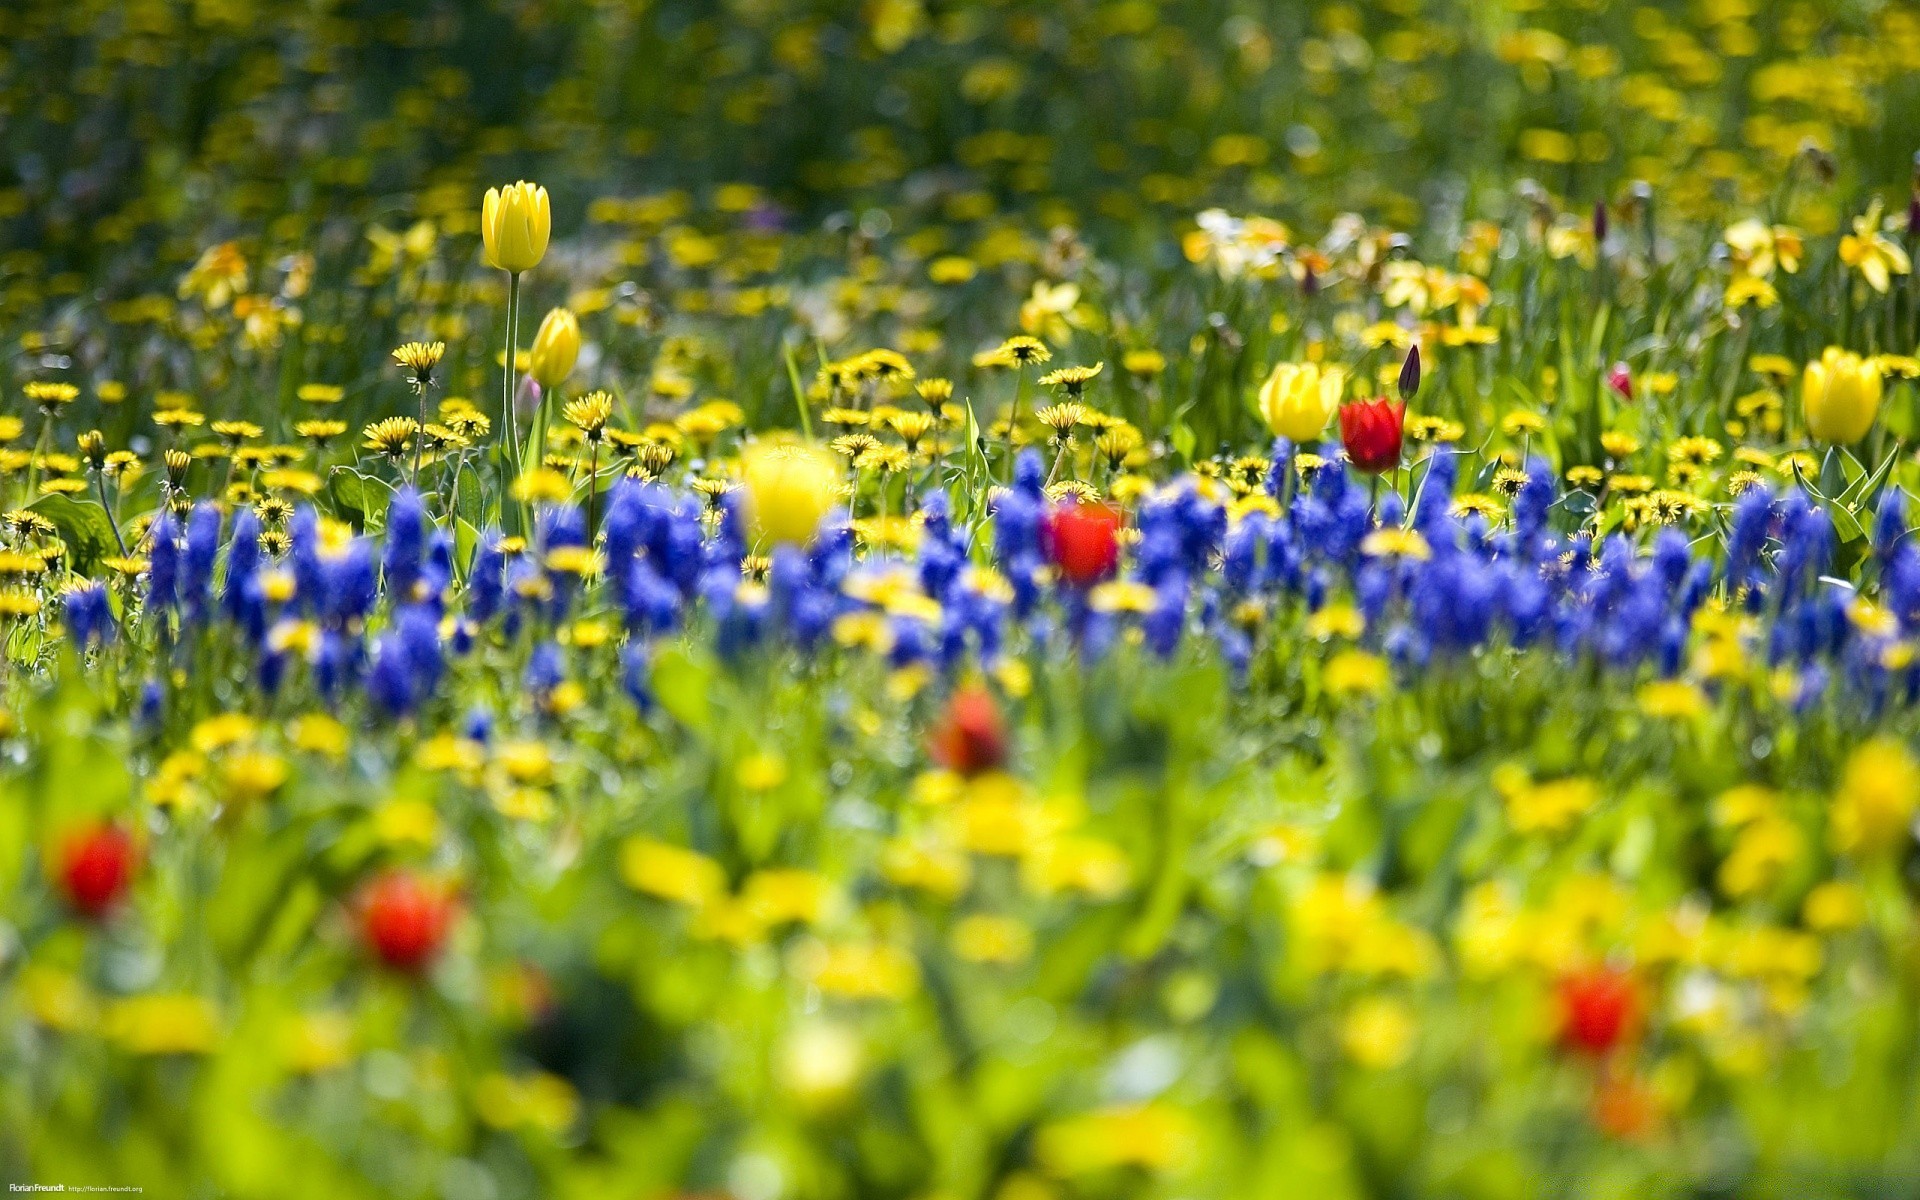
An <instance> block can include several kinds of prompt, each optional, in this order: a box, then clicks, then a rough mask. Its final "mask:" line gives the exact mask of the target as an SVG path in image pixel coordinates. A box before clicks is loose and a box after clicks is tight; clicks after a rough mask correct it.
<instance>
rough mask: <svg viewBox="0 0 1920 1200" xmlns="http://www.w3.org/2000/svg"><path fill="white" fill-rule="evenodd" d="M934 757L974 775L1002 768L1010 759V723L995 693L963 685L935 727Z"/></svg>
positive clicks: (961, 772)
mask: <svg viewBox="0 0 1920 1200" xmlns="http://www.w3.org/2000/svg"><path fill="white" fill-rule="evenodd" d="M931 740H932V753H933V760H934V761H935V762H937V763H939V764H940V765H941V766H943V767H945V768H946V769H947V770H949V771H954V772H957V773H959V774H961V775H966V776H969V777H971V776H974V775H978V774H981V773H982V772H984V771H993V770H998V769H999V768H1000V766H1001V765H1002V764H1003V763H1005V762H1006V761H1007V723H1006V720H1005V719H1004V718H1003V717H1001V715H1000V706H999V705H998V704H997V703H995V702H994V699H993V693H991V692H989V691H987V690H986V689H985V688H982V687H978V686H975V687H968V688H962V689H961V690H960V691H958V692H955V693H954V695H953V699H952V700H951V701H949V702H948V704H947V711H946V715H945V716H944V717H942V718H941V720H940V723H939V724H938V725H936V726H935V727H934V730H933V736H932V739H931Z"/></svg>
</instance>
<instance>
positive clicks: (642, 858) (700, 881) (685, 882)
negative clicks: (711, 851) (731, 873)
mask: <svg viewBox="0 0 1920 1200" xmlns="http://www.w3.org/2000/svg"><path fill="white" fill-rule="evenodd" d="M620 878H621V879H622V880H623V881H625V883H626V885H627V886H628V887H630V888H632V889H634V890H635V891H637V892H645V893H646V894H647V895H649V896H658V897H660V898H661V899H662V900H672V901H675V902H677V903H680V904H685V905H688V906H690V907H693V908H698V907H700V906H702V905H704V904H706V903H708V902H709V901H711V900H713V899H714V898H715V897H716V896H719V895H721V894H723V893H724V892H725V891H726V888H727V876H726V872H724V871H722V870H721V869H720V864H719V863H717V862H714V861H713V860H712V859H710V858H708V857H707V856H706V855H704V854H699V853H696V852H695V851H692V850H687V849H683V848H682V847H679V846H670V845H668V844H667V843H665V842H656V841H654V840H652V839H651V838H644V837H631V838H628V839H627V840H626V841H625V842H624V843H622V844H621V846H620Z"/></svg>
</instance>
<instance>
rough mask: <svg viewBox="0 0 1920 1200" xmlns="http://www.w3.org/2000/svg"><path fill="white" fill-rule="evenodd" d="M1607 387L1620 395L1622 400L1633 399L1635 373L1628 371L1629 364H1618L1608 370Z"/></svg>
mask: <svg viewBox="0 0 1920 1200" xmlns="http://www.w3.org/2000/svg"><path fill="white" fill-rule="evenodd" d="M1607 386H1608V387H1610V388H1612V389H1613V390H1614V391H1615V392H1617V393H1619V395H1620V398H1621V399H1622V400H1631V399H1633V372H1631V371H1629V370H1627V364H1625V363H1623V362H1617V363H1615V364H1613V366H1611V367H1609V368H1607Z"/></svg>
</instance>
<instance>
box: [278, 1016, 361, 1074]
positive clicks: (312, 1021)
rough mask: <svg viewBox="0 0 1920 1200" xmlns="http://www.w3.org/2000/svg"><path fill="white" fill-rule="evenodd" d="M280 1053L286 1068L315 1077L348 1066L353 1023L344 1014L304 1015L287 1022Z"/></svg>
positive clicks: (350, 1056) (351, 1049)
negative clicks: (283, 1056) (322, 1072)
mask: <svg viewBox="0 0 1920 1200" xmlns="http://www.w3.org/2000/svg"><path fill="white" fill-rule="evenodd" d="M281 1051H282V1053H283V1054H284V1055H285V1057H286V1062H287V1065H288V1066H289V1067H291V1068H293V1069H294V1070H296V1071H299V1072H302V1073H303V1074H308V1075H313V1074H318V1073H319V1072H321V1071H331V1070H333V1069H334V1068H336V1067H341V1066H345V1065H346V1064H347V1062H348V1060H350V1059H351V1058H352V1057H353V1022H352V1021H350V1020H348V1019H347V1017H346V1016H345V1015H344V1014H342V1013H337V1012H316V1013H305V1014H302V1015H300V1016H298V1017H295V1018H293V1019H292V1020H291V1021H289V1022H288V1023H287V1027H286V1030H285V1032H284V1033H283V1034H282V1043H281Z"/></svg>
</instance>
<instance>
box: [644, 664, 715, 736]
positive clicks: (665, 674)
mask: <svg viewBox="0 0 1920 1200" xmlns="http://www.w3.org/2000/svg"><path fill="white" fill-rule="evenodd" d="M712 681H713V665H712V663H711V662H709V661H708V660H707V659H706V658H705V657H704V656H701V657H698V658H696V657H695V656H694V655H693V654H692V653H690V652H689V651H687V650H685V649H682V648H681V647H678V646H673V647H669V648H667V649H665V650H662V651H661V652H660V653H659V655H658V656H656V657H655V658H654V660H653V694H654V696H655V697H656V698H658V699H659V701H660V707H661V708H664V709H666V710H667V714H668V715H669V716H671V717H672V718H673V719H674V720H676V721H678V722H680V723H681V724H682V725H685V726H686V727H687V728H688V729H689V730H692V731H693V732H694V733H696V734H699V735H700V736H701V737H706V736H707V735H708V734H709V733H711V732H712V728H713V701H712V698H711V696H710V695H709V691H710V685H711V683H712Z"/></svg>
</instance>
